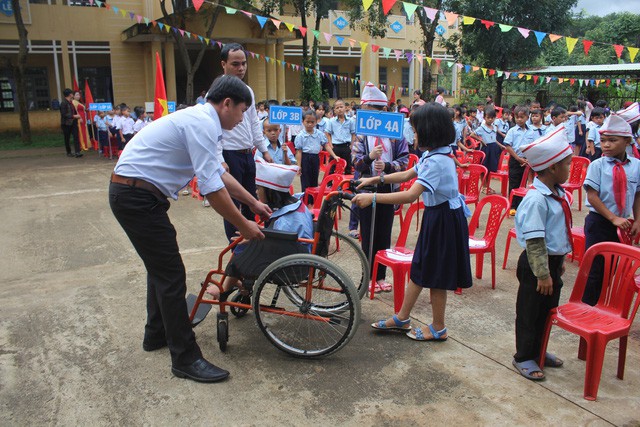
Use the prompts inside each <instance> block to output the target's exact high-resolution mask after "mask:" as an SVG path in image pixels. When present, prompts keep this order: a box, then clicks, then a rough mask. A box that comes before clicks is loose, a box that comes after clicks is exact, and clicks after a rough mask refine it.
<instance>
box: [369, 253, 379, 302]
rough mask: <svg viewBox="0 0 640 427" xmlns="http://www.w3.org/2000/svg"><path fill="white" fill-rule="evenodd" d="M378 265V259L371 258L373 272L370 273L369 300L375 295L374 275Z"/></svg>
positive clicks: (376, 272)
mask: <svg viewBox="0 0 640 427" xmlns="http://www.w3.org/2000/svg"><path fill="white" fill-rule="evenodd" d="M379 265H380V262H379V261H378V257H377V256H375V257H373V270H372V271H371V283H369V299H373V298H374V297H375V295H376V275H377V274H378V266H379Z"/></svg>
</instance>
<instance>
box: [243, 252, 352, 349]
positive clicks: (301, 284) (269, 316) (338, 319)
mask: <svg viewBox="0 0 640 427" xmlns="http://www.w3.org/2000/svg"><path fill="white" fill-rule="evenodd" d="M311 272H313V274H310V273H311ZM307 295H309V297H307ZM334 307H341V309H340V310H336V309H335V308H334ZM327 308H329V309H327ZM253 309H254V311H255V315H256V320H257V322H258V326H259V327H260V330H262V332H263V333H264V334H265V335H266V337H267V339H269V341H271V342H272V343H273V345H275V346H276V347H277V348H278V349H280V350H282V351H284V352H285V353H288V354H290V355H292V356H296V357H318V356H326V355H329V354H331V353H334V352H336V351H338V350H340V349H341V348H342V347H343V346H344V345H345V344H347V343H348V342H349V340H351V338H352V337H353V335H354V334H355V331H356V328H357V326H358V322H359V321H360V298H359V297H358V294H357V291H356V289H355V286H354V285H353V282H352V281H351V279H350V278H349V276H348V275H347V274H346V273H345V272H344V271H343V270H342V269H341V268H339V267H337V266H336V265H334V264H333V263H331V262H330V261H328V260H327V259H325V258H322V257H319V256H316V255H308V254H302V255H300V254H298V255H290V256H287V257H284V258H282V259H280V260H278V261H276V262H274V263H272V264H271V265H269V266H268V267H267V269H266V270H265V271H263V272H262V274H261V275H260V277H258V280H257V281H256V285H255V287H254V293H253Z"/></svg>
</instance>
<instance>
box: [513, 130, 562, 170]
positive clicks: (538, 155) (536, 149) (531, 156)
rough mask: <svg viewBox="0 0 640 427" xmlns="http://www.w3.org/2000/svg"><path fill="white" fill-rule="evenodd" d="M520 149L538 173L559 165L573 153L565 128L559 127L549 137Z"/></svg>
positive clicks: (539, 139) (546, 136)
mask: <svg viewBox="0 0 640 427" xmlns="http://www.w3.org/2000/svg"><path fill="white" fill-rule="evenodd" d="M520 149H521V150H522V154H524V156H525V157H526V158H527V162H528V163H529V165H530V166H531V169H533V170H534V171H536V172H538V171H541V170H544V169H546V168H548V167H549V166H551V165H554V164H556V163H558V162H559V161H560V160H562V159H564V158H565V157H567V156H569V155H571V154H572V153H573V150H572V149H571V146H570V145H569V141H568V140H567V131H566V130H565V128H564V126H559V127H557V128H556V129H555V130H554V131H553V132H551V133H550V134H549V135H544V136H542V137H540V138H538V139H536V140H535V141H533V142H532V143H531V144H528V145H524V146H522V147H521V148H520Z"/></svg>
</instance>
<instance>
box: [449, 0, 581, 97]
mask: <svg viewBox="0 0 640 427" xmlns="http://www.w3.org/2000/svg"><path fill="white" fill-rule="evenodd" d="M576 2H577V0H538V1H537V2H536V3H535V7H532V4H531V3H528V2H524V1H520V2H515V1H510V0H447V1H446V2H445V8H446V9H448V10H452V11H455V12H456V13H458V14H462V15H466V16H474V17H480V18H482V19H485V20H490V21H494V22H498V23H501V24H507V25H511V26H513V27H523V28H531V29H535V30H537V31H544V32H546V33H557V32H559V31H560V30H561V29H562V28H564V27H565V26H566V25H567V23H568V22H569V20H570V18H571V14H570V10H571V8H572V7H573V6H574V5H575V4H576ZM445 45H446V46H447V50H448V52H449V53H451V54H453V55H454V56H455V57H456V58H457V60H459V61H460V62H464V63H471V64H474V65H478V66H481V67H486V68H493V69H499V70H510V69H517V68H522V67H527V66H531V65H534V64H535V60H536V58H538V56H539V55H540V53H541V49H540V47H539V46H538V43H537V41H536V37H535V36H534V34H533V33H531V34H530V35H529V37H528V38H526V39H524V38H523V37H522V35H520V33H519V32H518V31H517V30H516V29H511V30H510V31H506V32H502V30H501V28H500V27H499V26H498V25H494V26H492V27H490V29H489V30H487V29H486V28H485V26H484V24H482V23H481V22H480V20H476V21H475V22H474V24H473V25H463V26H462V28H461V30H460V32H459V33H458V34H456V35H453V36H451V37H449V38H448V39H447V41H446V42H445ZM503 82H504V76H500V77H497V78H496V79H495V84H496V88H495V89H496V93H495V102H496V104H500V103H501V102H502V88H503Z"/></svg>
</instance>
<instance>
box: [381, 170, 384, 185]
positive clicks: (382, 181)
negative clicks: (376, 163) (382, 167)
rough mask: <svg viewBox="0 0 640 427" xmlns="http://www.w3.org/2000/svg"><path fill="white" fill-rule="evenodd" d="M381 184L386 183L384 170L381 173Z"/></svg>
mask: <svg viewBox="0 0 640 427" xmlns="http://www.w3.org/2000/svg"><path fill="white" fill-rule="evenodd" d="M380 184H384V172H382V173H381V174H380Z"/></svg>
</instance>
